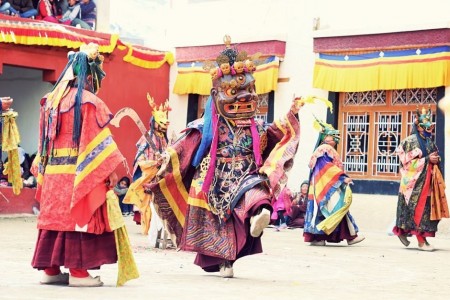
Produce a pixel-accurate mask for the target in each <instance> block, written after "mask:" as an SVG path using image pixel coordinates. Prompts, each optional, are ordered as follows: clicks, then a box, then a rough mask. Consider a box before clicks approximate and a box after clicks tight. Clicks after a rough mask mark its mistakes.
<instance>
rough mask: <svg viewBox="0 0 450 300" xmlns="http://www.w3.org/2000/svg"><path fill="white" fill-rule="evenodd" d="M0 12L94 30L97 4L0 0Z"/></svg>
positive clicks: (80, 0) (87, 0) (63, 0)
mask: <svg viewBox="0 0 450 300" xmlns="http://www.w3.org/2000/svg"><path fill="white" fill-rule="evenodd" d="M0 13H1V14H6V15H10V16H14V17H20V18H30V19H36V20H43V21H46V22H52V23H58V24H64V25H70V26H74V27H78V28H83V29H88V30H95V27H96V20H97V6H96V4H95V2H94V1H93V0H38V1H32V0H0Z"/></svg>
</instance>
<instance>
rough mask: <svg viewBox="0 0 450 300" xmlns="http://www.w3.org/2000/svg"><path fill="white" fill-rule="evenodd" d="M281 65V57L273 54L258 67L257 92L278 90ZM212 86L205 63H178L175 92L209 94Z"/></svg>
mask: <svg viewBox="0 0 450 300" xmlns="http://www.w3.org/2000/svg"><path fill="white" fill-rule="evenodd" d="M279 65H280V62H279V59H278V58H277V57H275V56H272V57H269V58H268V59H266V60H265V61H264V63H262V64H260V65H258V66H257V67H256V70H255V71H254V72H253V77H254V78H255V80H256V93H258V94H266V93H269V92H271V91H276V90H277V87H278V86H277V84H278V69H279ZM211 88H212V80H211V75H210V73H209V71H207V70H204V69H203V63H199V62H191V63H179V64H178V75H177V78H176V80H175V85H174V88H173V92H174V93H175V94H178V95H185V94H199V95H209V94H210V92H211Z"/></svg>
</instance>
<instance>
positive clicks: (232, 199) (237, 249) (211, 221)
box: [153, 113, 300, 272]
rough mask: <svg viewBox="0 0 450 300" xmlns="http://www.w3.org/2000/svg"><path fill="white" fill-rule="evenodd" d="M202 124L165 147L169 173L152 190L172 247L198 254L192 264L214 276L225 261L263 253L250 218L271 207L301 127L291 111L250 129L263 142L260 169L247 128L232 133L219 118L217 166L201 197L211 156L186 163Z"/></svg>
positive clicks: (194, 124)
mask: <svg viewBox="0 0 450 300" xmlns="http://www.w3.org/2000/svg"><path fill="white" fill-rule="evenodd" d="M202 121H203V120H197V121H195V122H193V123H192V124H190V126H189V128H188V129H187V130H186V131H185V136H184V138H182V139H180V140H178V141H177V142H176V143H175V144H174V145H172V146H171V147H169V148H168V149H167V151H168V153H169V154H170V162H169V165H168V166H167V172H168V175H166V176H165V177H164V179H162V180H161V181H160V182H159V183H158V185H157V186H155V187H154V189H153V191H154V193H155V200H154V201H155V202H156V203H158V205H159V207H160V209H161V210H162V212H163V219H167V220H168V221H169V222H168V223H169V226H170V229H171V230H172V231H174V232H175V233H176V235H177V237H178V239H179V240H178V241H177V244H179V242H181V249H183V250H186V251H195V252H197V253H198V254H197V257H196V259H195V264H197V265H199V266H200V267H202V268H203V269H204V270H205V271H207V272H216V271H219V265H220V264H221V263H222V262H223V261H224V260H228V261H231V262H234V261H235V260H236V259H238V258H240V257H243V256H245V255H251V254H256V253H260V252H262V245H261V238H260V237H252V236H250V234H249V227H250V222H249V219H250V217H251V216H252V215H254V214H255V213H256V212H257V210H258V209H260V208H261V207H271V202H272V201H273V195H271V193H270V190H271V189H272V190H278V191H279V190H280V183H281V182H283V181H285V180H286V177H285V176H286V174H285V171H286V169H285V168H290V167H291V166H292V159H293V156H294V154H295V152H296V150H297V145H298V141H299V131H300V129H299V122H298V120H297V118H296V116H295V115H294V114H292V113H288V115H287V116H286V118H285V119H284V120H283V121H282V122H277V123H274V124H272V125H271V126H270V127H268V128H267V130H264V129H263V127H262V126H260V125H258V126H255V128H256V127H257V132H258V135H257V137H258V138H261V141H262V140H264V141H267V147H265V149H262V150H263V151H262V159H263V162H264V165H263V166H259V165H258V164H257V163H256V159H255V152H254V149H253V145H254V141H253V137H254V135H253V136H252V126H245V127H239V128H233V129H232V128H230V127H229V124H227V121H226V120H225V119H224V118H223V117H219V119H218V126H217V127H218V132H219V135H218V144H217V149H216V157H217V163H216V165H215V168H214V175H213V179H212V184H211V186H210V188H209V189H208V191H207V193H205V192H203V191H202V184H203V181H204V178H205V176H206V174H205V173H206V172H207V167H208V164H209V163H210V156H209V155H205V156H204V158H203V159H202V163H201V164H200V165H199V167H198V168H194V167H193V166H192V165H191V162H192V159H193V157H194V155H195V152H196V150H197V149H198V147H199V144H200V141H201V138H202V130H203V122H202ZM264 144H266V142H262V143H261V145H264Z"/></svg>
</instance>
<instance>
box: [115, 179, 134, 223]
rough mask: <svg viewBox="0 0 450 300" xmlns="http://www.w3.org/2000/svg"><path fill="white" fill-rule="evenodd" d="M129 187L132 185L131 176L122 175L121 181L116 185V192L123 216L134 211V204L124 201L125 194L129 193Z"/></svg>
mask: <svg viewBox="0 0 450 300" xmlns="http://www.w3.org/2000/svg"><path fill="white" fill-rule="evenodd" d="M129 187H130V178H128V177H127V176H124V177H122V178H121V179H120V181H119V182H118V183H117V185H116V186H115V187H114V192H115V193H116V195H117V197H118V198H119V205H120V209H121V210H122V215H123V216H128V215H131V214H132V212H133V205H132V204H125V203H123V198H125V194H126V193H127V191H128V188H129Z"/></svg>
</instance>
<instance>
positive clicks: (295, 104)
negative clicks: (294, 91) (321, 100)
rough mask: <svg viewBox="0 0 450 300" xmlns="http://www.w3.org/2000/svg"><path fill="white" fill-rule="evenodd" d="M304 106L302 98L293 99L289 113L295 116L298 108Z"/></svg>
mask: <svg viewBox="0 0 450 300" xmlns="http://www.w3.org/2000/svg"><path fill="white" fill-rule="evenodd" d="M303 105H305V101H303V100H302V97H295V95H294V97H293V99H292V104H291V112H292V113H293V114H294V115H295V114H298V112H299V111H300V108H302V106H303Z"/></svg>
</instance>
